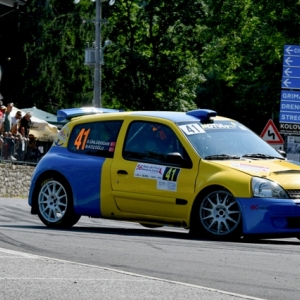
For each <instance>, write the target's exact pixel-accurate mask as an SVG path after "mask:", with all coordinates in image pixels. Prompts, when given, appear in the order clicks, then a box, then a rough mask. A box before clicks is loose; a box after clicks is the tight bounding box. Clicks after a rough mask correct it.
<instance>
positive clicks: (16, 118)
mask: <svg viewBox="0 0 300 300" xmlns="http://www.w3.org/2000/svg"><path fill="white" fill-rule="evenodd" d="M21 118H22V112H21V111H19V110H18V111H17V112H16V114H15V116H14V117H11V128H12V129H11V132H12V134H17V133H18V128H19V124H20V120H21Z"/></svg>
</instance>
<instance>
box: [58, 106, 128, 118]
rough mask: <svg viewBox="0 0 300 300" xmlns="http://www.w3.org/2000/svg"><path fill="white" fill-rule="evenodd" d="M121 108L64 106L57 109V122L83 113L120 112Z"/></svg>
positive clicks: (83, 114)
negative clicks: (64, 107)
mask: <svg viewBox="0 0 300 300" xmlns="http://www.w3.org/2000/svg"><path fill="white" fill-rule="evenodd" d="M121 111H124V110H122V109H112V108H102V107H79V108H66V109H60V110H58V111H57V122H62V121H64V120H71V119H72V118H75V117H80V116H85V115H95V114H103V113H113V112H121Z"/></svg>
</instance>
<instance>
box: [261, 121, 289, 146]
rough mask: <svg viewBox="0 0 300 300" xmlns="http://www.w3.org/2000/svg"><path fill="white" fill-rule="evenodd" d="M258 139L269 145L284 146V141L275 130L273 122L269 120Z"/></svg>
mask: <svg viewBox="0 0 300 300" xmlns="http://www.w3.org/2000/svg"><path fill="white" fill-rule="evenodd" d="M260 137H261V138H262V139H263V140H265V141H266V142H267V143H269V144H284V141H283V139H282V137H281V135H280V133H279V131H278V129H277V128H276V126H275V124H274V122H273V120H269V121H268V123H267V125H266V126H265V128H264V130H263V131H262V133H261V134H260Z"/></svg>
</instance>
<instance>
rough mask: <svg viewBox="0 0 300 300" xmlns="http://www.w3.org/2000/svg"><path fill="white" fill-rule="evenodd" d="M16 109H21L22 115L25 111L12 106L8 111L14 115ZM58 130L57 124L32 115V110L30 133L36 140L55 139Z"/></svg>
mask: <svg viewBox="0 0 300 300" xmlns="http://www.w3.org/2000/svg"><path fill="white" fill-rule="evenodd" d="M17 111H21V112H22V116H24V115H25V112H23V111H22V110H21V109H18V108H17V107H13V110H12V112H11V113H10V114H11V116H12V117H13V116H15V114H16V112H17ZM58 132H59V130H58V128H57V126H55V125H52V124H49V123H48V122H46V121H44V120H41V119H38V118H37V117H35V116H34V113H33V112H32V117H31V128H30V133H31V134H33V135H34V136H35V137H36V138H37V139H38V140H41V141H49V140H50V141H52V140H54V139H55V137H56V135H57V133H58Z"/></svg>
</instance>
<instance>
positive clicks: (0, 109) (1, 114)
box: [0, 101, 6, 133]
mask: <svg viewBox="0 0 300 300" xmlns="http://www.w3.org/2000/svg"><path fill="white" fill-rule="evenodd" d="M0 102H1V103H2V101H0ZM5 111H6V107H5V106H4V105H1V107H0V131H1V133H2V132H3V121H4V115H5Z"/></svg>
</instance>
